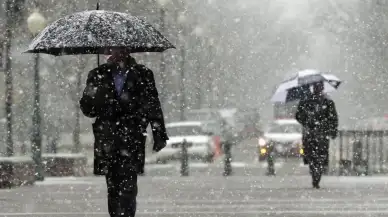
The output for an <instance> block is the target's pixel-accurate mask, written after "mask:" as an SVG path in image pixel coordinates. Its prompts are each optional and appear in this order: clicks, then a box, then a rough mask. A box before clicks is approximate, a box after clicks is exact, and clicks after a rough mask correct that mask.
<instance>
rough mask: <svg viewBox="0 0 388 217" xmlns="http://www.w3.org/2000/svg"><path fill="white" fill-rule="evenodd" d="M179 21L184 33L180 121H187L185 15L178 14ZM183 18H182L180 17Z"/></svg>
mask: <svg viewBox="0 0 388 217" xmlns="http://www.w3.org/2000/svg"><path fill="white" fill-rule="evenodd" d="M177 15H178V16H177V20H178V21H180V24H181V26H182V31H181V34H180V37H179V42H180V52H181V59H180V80H179V81H180V85H179V86H180V90H179V91H180V95H181V97H180V108H179V111H180V120H181V121H184V120H185V107H186V90H185V66H186V65H185V62H186V40H185V36H186V23H184V22H185V19H183V17H184V15H183V14H179V13H178V14H177ZM180 16H182V17H180ZM180 19H181V20H180Z"/></svg>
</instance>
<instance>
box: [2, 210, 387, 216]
mask: <svg viewBox="0 0 388 217" xmlns="http://www.w3.org/2000/svg"><path fill="white" fill-rule="evenodd" d="M194 213H195V214H204V215H210V214H214V216H217V215H218V216H219V214H224V215H226V214H246V215H249V214H317V213H320V214H323V215H325V214H326V215H328V214H348V215H351V214H388V210H349V211H341V210H327V211H323V210H321V209H316V210H273V211H272V210H268V211H262V210H245V211H233V212H225V211H194V212H182V211H176V212H175V211H170V212H168V211H167V212H166V211H155V212H136V214H137V215H145V214H148V215H161V214H163V215H183V214H194ZM0 215H2V216H33V215H38V216H58V215H61V216H64V215H104V216H107V215H108V213H107V212H28V213H27V212H26V213H6V212H4V213H0Z"/></svg>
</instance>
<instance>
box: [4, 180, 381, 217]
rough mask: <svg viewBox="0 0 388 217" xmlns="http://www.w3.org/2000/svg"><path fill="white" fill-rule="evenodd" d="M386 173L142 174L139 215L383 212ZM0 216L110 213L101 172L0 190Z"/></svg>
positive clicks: (358, 214) (354, 215)
mask: <svg viewBox="0 0 388 217" xmlns="http://www.w3.org/2000/svg"><path fill="white" fill-rule="evenodd" d="M387 180H388V178H387V177H324V179H323V181H322V183H321V186H322V189H320V190H313V189H312V188H311V186H310V177H308V176H289V177H281V176H278V177H264V176H252V177H241V176H235V177H230V178H224V177H205V178H204V177H202V178H200V177H198V176H196V177H194V176H191V177H188V178H182V177H173V178H172V177H140V178H139V187H140V191H139V197H138V213H137V216H139V217H151V216H155V217H156V216H158V217H167V216H169V217H178V216H180V217H186V216H187V217H188V216H191V217H195V216H201V217H203V216H209V217H210V216H211V217H215V216H220V217H221V216H222V217H232V216H236V217H237V216H238V217H240V216H241V217H253V216H255V217H258V216H277V217H280V216H282V217H291V216H295V217H301V216H311V217H318V216H326V217H327V216H329V217H334V216H349V217H350V216H352V217H361V216H387V215H388V208H387V205H386V204H387V202H388V197H387V196H386V195H387V193H388V192H387V188H386V186H387V184H386V183H387ZM0 207H1V211H0V216H14V217H22V216H30V217H38V216H42V217H45V216H47V217H48V216H56V217H60V216H63V217H71V216H108V213H107V205H106V187H105V181H104V179H103V178H100V177H99V178H95V177H89V178H48V179H46V181H44V182H43V183H39V184H37V185H36V186H34V187H23V188H18V189H12V190H1V191H0Z"/></svg>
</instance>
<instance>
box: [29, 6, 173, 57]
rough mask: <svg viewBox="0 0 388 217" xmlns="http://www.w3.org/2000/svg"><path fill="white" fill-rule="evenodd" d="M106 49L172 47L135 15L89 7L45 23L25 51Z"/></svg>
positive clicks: (133, 50) (90, 51)
mask: <svg viewBox="0 0 388 217" xmlns="http://www.w3.org/2000/svg"><path fill="white" fill-rule="evenodd" d="M107 48H127V49H128V50H129V51H130V52H131V53H137V52H163V51H165V50H167V49H169V48H175V47H174V46H173V45H172V44H171V43H170V42H169V41H168V40H167V38H166V37H164V36H163V35H162V34H161V33H160V32H159V31H158V30H156V29H155V28H154V27H153V26H152V25H150V24H149V23H147V22H145V21H144V20H142V19H140V18H138V17H135V16H132V15H130V14H126V13H120V12H114V11H104V10H91V11H83V12H78V13H74V14H72V15H68V16H66V17H63V18H61V19H59V20H57V21H55V22H54V23H52V24H51V25H49V26H47V27H46V28H45V29H44V30H43V31H42V32H41V33H40V34H39V35H38V36H37V37H36V38H35V39H34V40H33V41H32V42H31V44H30V46H29V47H28V50H27V51H26V53H46V54H51V55H55V56H60V55H75V54H105V55H109V54H110V52H109V49H107Z"/></svg>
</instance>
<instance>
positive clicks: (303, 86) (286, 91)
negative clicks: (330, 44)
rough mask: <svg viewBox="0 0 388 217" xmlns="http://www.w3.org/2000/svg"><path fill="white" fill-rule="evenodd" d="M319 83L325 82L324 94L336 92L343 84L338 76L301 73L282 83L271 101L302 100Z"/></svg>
mask: <svg viewBox="0 0 388 217" xmlns="http://www.w3.org/2000/svg"><path fill="white" fill-rule="evenodd" d="M317 82H324V90H323V92H324V93H330V92H332V91H334V90H336V89H337V88H338V87H339V85H340V84H341V83H342V81H341V80H340V79H339V78H338V77H337V76H335V75H332V74H325V73H322V72H320V71H317V70H311V69H308V70H303V71H299V72H298V73H297V74H296V75H295V76H294V77H292V78H291V79H288V80H286V81H284V82H282V83H281V84H280V85H279V86H278V87H277V89H276V91H275V93H274V95H273V96H272V98H271V101H272V102H282V103H285V102H290V101H295V100H300V99H301V98H302V97H304V96H306V94H308V93H309V91H310V87H309V85H311V84H314V83H317ZM306 91H307V92H306Z"/></svg>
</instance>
